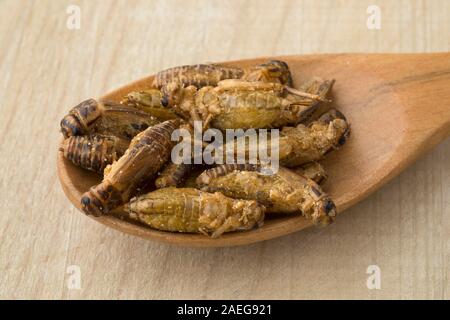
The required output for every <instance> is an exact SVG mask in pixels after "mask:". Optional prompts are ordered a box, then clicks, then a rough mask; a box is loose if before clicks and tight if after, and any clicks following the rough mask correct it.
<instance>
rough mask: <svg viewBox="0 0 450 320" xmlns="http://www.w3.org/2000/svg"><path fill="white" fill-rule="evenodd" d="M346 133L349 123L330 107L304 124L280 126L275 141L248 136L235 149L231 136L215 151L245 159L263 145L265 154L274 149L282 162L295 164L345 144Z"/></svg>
mask: <svg viewBox="0 0 450 320" xmlns="http://www.w3.org/2000/svg"><path fill="white" fill-rule="evenodd" d="M349 134H350V125H349V124H348V122H347V120H346V119H345V117H344V115H343V114H342V113H340V112H339V111H337V110H335V109H331V110H330V111H328V112H326V113H324V114H323V115H322V116H321V117H320V118H319V119H318V120H316V121H313V122H312V123H311V124H310V125H308V126H305V125H303V124H299V125H297V126H296V127H284V128H283V129H282V130H281V131H280V135H279V138H278V144H276V143H275V142H277V140H275V139H271V138H268V139H267V146H264V147H262V146H260V145H259V142H258V143H256V144H250V143H249V141H251V140H252V139H246V140H245V142H244V143H245V148H244V150H242V151H238V150H239V149H238V143H237V140H236V139H235V140H234V141H231V142H227V144H224V145H222V146H221V147H220V148H219V151H218V152H220V153H222V154H223V156H224V158H225V157H234V160H236V159H237V158H238V157H242V158H245V159H248V158H249V155H250V154H255V155H258V150H261V149H264V148H267V152H266V153H267V154H269V153H270V154H272V153H273V152H278V157H279V161H280V164H281V165H282V166H285V167H298V166H300V165H303V164H305V163H309V162H312V161H318V160H321V159H322V158H323V157H324V156H325V155H326V154H327V153H329V152H331V151H332V150H334V149H339V148H340V147H341V146H342V145H343V144H345V142H346V140H347V138H348V136H349ZM256 138H257V137H256ZM256 138H255V139H256ZM253 140H254V139H253ZM258 141H259V140H258ZM227 150H234V154H228V153H227ZM263 153H264V152H263Z"/></svg>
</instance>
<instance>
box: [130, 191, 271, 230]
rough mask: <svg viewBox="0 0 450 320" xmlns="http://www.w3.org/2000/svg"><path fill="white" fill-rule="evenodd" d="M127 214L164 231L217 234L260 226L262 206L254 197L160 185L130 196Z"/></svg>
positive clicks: (262, 214)
mask: <svg viewBox="0 0 450 320" xmlns="http://www.w3.org/2000/svg"><path fill="white" fill-rule="evenodd" d="M125 210H126V211H128V212H129V214H130V217H131V218H133V219H135V220H138V221H140V222H143V223H145V224H146V225H148V226H150V227H152V228H154V229H158V230H164V231H172V232H190V233H203V234H206V235H210V236H211V237H213V238H217V237H218V236H220V235H221V234H223V233H225V232H231V231H243V230H249V229H252V228H254V227H255V226H261V225H262V224H263V221H264V212H265V208H264V207H263V206H261V205H259V204H258V203H257V202H256V201H248V200H235V199H231V198H228V197H226V196H224V195H223V194H221V193H208V192H204V191H200V190H197V189H194V188H172V187H171V188H163V189H158V190H156V191H153V192H150V193H147V194H145V195H142V196H139V197H136V198H133V199H131V201H130V202H129V203H128V204H127V205H126V206H125Z"/></svg>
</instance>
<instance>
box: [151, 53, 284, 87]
mask: <svg viewBox="0 0 450 320" xmlns="http://www.w3.org/2000/svg"><path fill="white" fill-rule="evenodd" d="M225 79H243V80H247V81H264V82H276V83H281V84H285V85H288V86H292V77H291V72H290V71H289V67H288V65H287V64H286V62H284V61H279V60H271V61H268V62H266V63H263V64H260V65H257V66H255V67H251V68H246V69H241V68H234V67H225V66H221V65H217V64H196V65H187V66H180V67H174V68H170V69H167V70H164V71H161V72H158V73H157V74H156V76H155V79H154V81H153V86H154V87H156V88H158V89H163V90H164V88H165V86H167V85H168V84H169V83H177V84H179V85H180V86H181V87H188V86H195V87H197V88H198V89H199V88H202V87H205V86H216V85H217V84H218V83H219V81H221V80H225Z"/></svg>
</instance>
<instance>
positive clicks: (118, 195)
mask: <svg viewBox="0 0 450 320" xmlns="http://www.w3.org/2000/svg"><path fill="white" fill-rule="evenodd" d="M178 125H179V123H178V121H177V120H168V121H165V122H163V123H160V124H158V125H156V126H153V127H150V128H148V129H146V130H145V131H143V132H141V133H140V134H138V135H137V136H136V137H135V138H134V139H133V140H132V141H131V144H130V147H129V148H128V149H127V151H126V152H125V154H124V155H123V156H122V157H121V158H120V159H119V160H117V161H116V162H114V163H113V164H112V165H109V166H108V167H106V169H105V175H104V178H103V181H102V182H101V183H100V184H99V185H96V186H94V187H92V188H91V189H90V190H89V191H87V192H86V193H85V194H83V196H82V197H81V204H82V207H83V211H84V212H85V213H86V214H92V215H95V216H100V215H103V214H106V213H108V212H109V211H110V210H113V209H115V208H117V207H118V206H120V205H122V204H124V203H126V202H128V201H129V200H130V198H131V197H133V196H135V195H136V193H137V191H138V190H139V188H141V187H143V186H144V185H145V184H146V183H148V181H149V179H151V178H152V177H154V176H155V175H156V173H157V172H158V171H159V170H160V169H161V167H162V166H163V165H164V163H165V162H166V161H167V160H168V159H169V157H170V152H171V150H172V146H173V142H172V141H171V134H172V132H173V131H174V130H175V129H176V128H177V127H178Z"/></svg>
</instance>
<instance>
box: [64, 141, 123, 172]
mask: <svg viewBox="0 0 450 320" xmlns="http://www.w3.org/2000/svg"><path fill="white" fill-rule="evenodd" d="M129 143H130V142H129V140H124V139H120V138H117V137H114V136H104V135H99V134H93V135H89V136H71V137H69V138H67V139H65V140H64V141H63V143H62V145H61V148H60V151H62V152H63V155H64V157H66V158H67V159H69V160H70V161H72V162H73V163H74V164H75V165H77V166H79V167H82V168H84V169H88V170H91V171H95V172H98V173H103V170H104V169H105V167H106V166H107V165H108V164H111V163H113V162H114V161H116V160H117V159H119V158H120V157H121V156H122V155H123V154H124V153H125V150H126V149H127V148H128V145H129Z"/></svg>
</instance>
